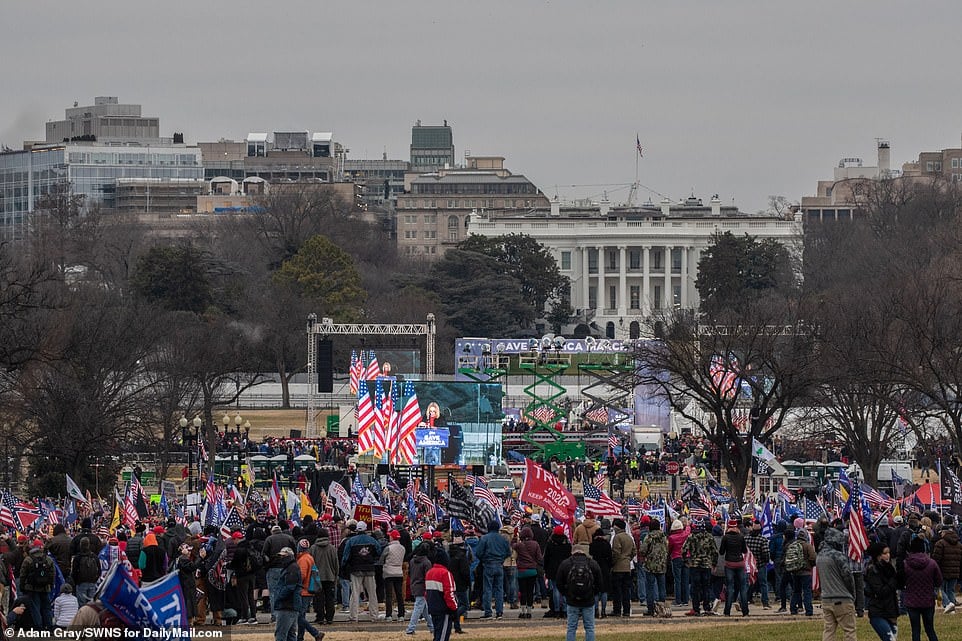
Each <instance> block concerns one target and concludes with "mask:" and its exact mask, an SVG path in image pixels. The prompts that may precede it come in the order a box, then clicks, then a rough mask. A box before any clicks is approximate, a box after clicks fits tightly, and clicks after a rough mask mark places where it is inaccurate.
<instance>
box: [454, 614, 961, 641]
mask: <svg viewBox="0 0 962 641" xmlns="http://www.w3.org/2000/svg"><path fill="white" fill-rule="evenodd" d="M676 623H680V621H678V620H677V619H673V620H672V621H670V622H669V621H657V622H655V621H646V622H645V624H644V630H643V631H641V632H640V631H639V630H638V627H637V626H636V625H635V621H632V622H631V624H629V625H630V628H626V629H625V631H624V632H619V631H618V628H619V627H621V624H620V623H615V624H606V623H605V622H601V625H600V626H598V627H596V628H595V638H596V639H597V641H638V640H639V639H657V641H770V640H773V641H778V640H781V639H785V640H786V641H820V640H821V638H822V619H821V618H820V617H819V616H818V613H816V616H815V617H812V619H796V620H793V621H791V622H784V623H782V622H778V623H769V622H767V621H759V620H754V621H752V620H748V621H742V620H739V619H734V620H729V621H726V620H719V619H711V621H710V622H709V621H705V620H699V621H692V622H690V624H687V625H676ZM686 623H687V622H686ZM857 623H858V626H857V627H858V639H859V641H872V640H876V641H877V639H878V635H876V634H875V631H874V630H872V627H871V626H870V625H869V622H868V619H867V618H863V619H858V621H857ZM476 630H477V628H476V627H473V629H471V631H470V637H467V635H466V637H467V638H469V639H470V640H471V641H504V640H505V637H504V636H503V635H502V636H497V637H486V636H483V631H480V630H477V631H478V632H480V633H481V635H479V636H475V631H476ZM629 630H630V631H629ZM935 631H936V633H938V635H939V639H940V641H952V640H953V639H962V616H958V615H955V616H944V615H942V614H941V613H938V612H937V613H936V615H935ZM545 632H546V629H544V628H540V629H530V630H524V631H523V632H522V631H521V630H519V633H520V636H523V638H524V641H541V640H542V639H544V640H547V639H552V640H553V641H557V640H558V639H559V638H563V636H564V627H563V625H559V626H558V628H557V629H553V630H552V634H546V633H545ZM577 638H578V641H583V640H584V628H583V627H581V626H579V628H578V637H577ZM837 638H838V641H842V634H841V631H839V633H838V635H837ZM898 638H899V639H900V640H901V639H904V640H906V641H908V640H909V639H911V638H912V635H911V626H910V625H909V620H908V617H904V616H903V617H899V637H898ZM922 638H923V639H925V631H924V630H923V631H922Z"/></svg>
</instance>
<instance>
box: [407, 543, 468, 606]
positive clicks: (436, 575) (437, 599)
mask: <svg viewBox="0 0 962 641" xmlns="http://www.w3.org/2000/svg"><path fill="white" fill-rule="evenodd" d="M402 549H403V548H402ZM424 585H425V590H424V597H425V600H426V601H427V602H428V613H429V614H432V615H443V614H454V613H455V612H457V610H458V599H457V595H455V593H454V591H455V584H454V577H453V576H452V575H451V571H450V570H448V569H447V568H446V567H444V566H443V565H441V564H440V563H435V564H434V565H433V566H431V569H430V570H428V572H427V574H426V575H425V577H424Z"/></svg>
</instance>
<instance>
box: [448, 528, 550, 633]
mask: <svg viewBox="0 0 962 641" xmlns="http://www.w3.org/2000/svg"><path fill="white" fill-rule="evenodd" d="M535 545H537V544H535ZM539 551H540V548H539ZM469 556H471V550H470V549H469V548H468V547H467V546H466V545H465V543H464V532H462V531H461V530H455V531H453V532H452V533H451V544H450V545H449V546H448V570H450V571H451V576H453V577H454V591H455V597H456V598H457V601H458V611H457V614H456V615H455V617H454V633H455V634H464V630H462V629H461V617H463V616H466V615H467V613H468V592H469V590H470V586H471V559H470V558H469Z"/></svg>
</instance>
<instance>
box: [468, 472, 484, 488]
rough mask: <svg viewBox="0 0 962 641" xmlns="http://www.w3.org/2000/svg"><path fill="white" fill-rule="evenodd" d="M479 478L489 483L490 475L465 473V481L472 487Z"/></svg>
mask: <svg viewBox="0 0 962 641" xmlns="http://www.w3.org/2000/svg"><path fill="white" fill-rule="evenodd" d="M478 479H481V482H482V483H484V484H487V482H488V477H487V476H475V475H474V474H465V475H464V482H465V483H466V484H467V485H470V486H471V487H474V484H475V483H476V482H477V480H478Z"/></svg>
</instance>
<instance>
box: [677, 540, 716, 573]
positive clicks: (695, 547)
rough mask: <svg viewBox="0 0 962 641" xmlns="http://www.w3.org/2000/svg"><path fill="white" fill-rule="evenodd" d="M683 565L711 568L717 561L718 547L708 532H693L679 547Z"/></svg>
mask: <svg viewBox="0 0 962 641" xmlns="http://www.w3.org/2000/svg"><path fill="white" fill-rule="evenodd" d="M681 555H682V558H684V559H685V565H687V566H688V567H690V568H702V569H705V570H711V569H712V568H714V567H715V563H717V562H718V547H717V546H716V545H715V537H713V536H712V535H711V534H709V533H708V532H695V533H694V534H692V535H691V536H689V537H688V538H687V539H685V543H684V545H682V548H681Z"/></svg>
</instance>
